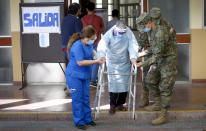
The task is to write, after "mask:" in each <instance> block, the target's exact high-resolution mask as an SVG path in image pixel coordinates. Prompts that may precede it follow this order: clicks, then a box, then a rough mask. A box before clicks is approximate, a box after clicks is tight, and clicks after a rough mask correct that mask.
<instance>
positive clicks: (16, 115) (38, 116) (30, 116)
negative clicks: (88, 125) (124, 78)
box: [0, 110, 206, 121]
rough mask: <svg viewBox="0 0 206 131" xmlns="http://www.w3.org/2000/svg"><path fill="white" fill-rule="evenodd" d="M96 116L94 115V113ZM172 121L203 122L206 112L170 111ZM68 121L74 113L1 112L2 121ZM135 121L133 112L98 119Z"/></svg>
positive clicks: (145, 114) (144, 115)
mask: <svg viewBox="0 0 206 131" xmlns="http://www.w3.org/2000/svg"><path fill="white" fill-rule="evenodd" d="M158 114H159V112H149V111H136V112H135V120H136V121H151V120H152V119H155V118H157V117H158ZM93 115H94V113H93ZM169 119H170V120H191V119H192V120H202V119H206V110H182V111H181V110H179V111H169ZM65 120H66V121H67V120H72V112H0V121H65ZM96 120H97V121H98V120H101V121H107V120H133V118H132V112H127V111H125V112H116V113H115V114H114V115H109V114H108V111H101V112H100V113H99V115H98V117H97V119H96Z"/></svg>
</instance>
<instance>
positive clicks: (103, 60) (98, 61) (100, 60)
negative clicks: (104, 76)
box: [96, 57, 106, 65]
mask: <svg viewBox="0 0 206 131" xmlns="http://www.w3.org/2000/svg"><path fill="white" fill-rule="evenodd" d="M96 61H97V63H98V64H100V65H101V64H103V63H105V62H106V59H105V58H104V57H102V58H99V59H97V60H96Z"/></svg>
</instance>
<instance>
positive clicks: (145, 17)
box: [136, 12, 150, 25]
mask: <svg viewBox="0 0 206 131" xmlns="http://www.w3.org/2000/svg"><path fill="white" fill-rule="evenodd" d="M149 20H150V16H149V14H148V13H145V12H144V13H143V14H142V15H140V16H139V17H138V18H137V20H136V22H137V24H143V25H144V24H147V23H148V21H149Z"/></svg>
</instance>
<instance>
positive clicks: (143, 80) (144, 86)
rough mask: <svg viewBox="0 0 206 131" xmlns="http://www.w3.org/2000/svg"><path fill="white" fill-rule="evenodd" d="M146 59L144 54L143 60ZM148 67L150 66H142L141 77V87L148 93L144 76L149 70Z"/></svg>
mask: <svg viewBox="0 0 206 131" xmlns="http://www.w3.org/2000/svg"><path fill="white" fill-rule="evenodd" d="M147 59H148V57H147V56H145V57H144V61H146V60H147ZM149 68H150V66H145V67H144V68H143V79H142V89H143V91H144V92H147V93H149V87H147V85H146V76H147V73H148V71H149Z"/></svg>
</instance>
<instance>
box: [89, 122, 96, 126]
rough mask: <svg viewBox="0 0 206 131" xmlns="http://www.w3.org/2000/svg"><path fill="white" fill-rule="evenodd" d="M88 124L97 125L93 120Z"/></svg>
mask: <svg viewBox="0 0 206 131" xmlns="http://www.w3.org/2000/svg"><path fill="white" fill-rule="evenodd" d="M87 125H90V126H96V125H97V124H96V123H95V122H94V121H91V122H89V123H87Z"/></svg>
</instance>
